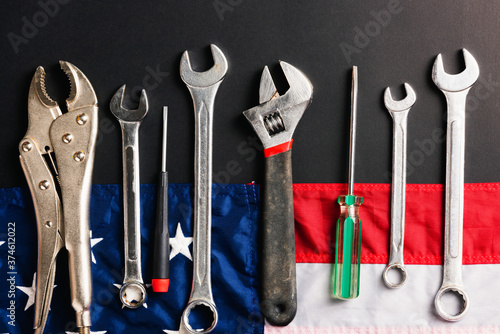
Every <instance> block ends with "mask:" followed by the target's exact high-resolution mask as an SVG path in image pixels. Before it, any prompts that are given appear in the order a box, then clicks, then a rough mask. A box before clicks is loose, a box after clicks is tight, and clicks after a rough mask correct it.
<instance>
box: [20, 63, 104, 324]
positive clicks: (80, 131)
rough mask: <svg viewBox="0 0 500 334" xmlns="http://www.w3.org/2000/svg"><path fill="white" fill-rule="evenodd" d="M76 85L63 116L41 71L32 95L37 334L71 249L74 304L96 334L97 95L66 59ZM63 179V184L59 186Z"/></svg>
mask: <svg viewBox="0 0 500 334" xmlns="http://www.w3.org/2000/svg"><path fill="white" fill-rule="evenodd" d="M60 65H61V68H62V70H63V71H64V72H65V73H66V75H67V76H68V78H69V81H70V84H71V90H70V94H69V97H68V99H67V100H66V104H67V110H68V112H67V113H65V114H63V113H62V112H61V109H60V107H59V105H58V104H57V102H55V101H53V100H52V99H51V98H50V97H49V96H48V95H47V92H46V90H45V71H44V69H43V67H41V66H40V67H38V68H37V70H36V72H35V75H34V76H33V79H32V81H31V85H30V91H29V96H28V131H27V132H26V135H25V136H24V138H23V139H22V140H21V142H20V144H19V152H20V156H19V159H20V160H21V165H22V168H23V171H24V174H25V176H26V180H27V181H28V185H29V188H30V191H31V196H32V198H33V203H34V207H35V215H36V221H37V229H38V268H37V276H36V300H35V323H34V329H35V333H43V330H44V327H45V324H46V321H47V315H48V312H49V307H50V301H51V299H52V290H53V287H54V278H55V269H56V258H57V255H58V253H59V251H60V250H61V249H62V248H63V247H65V248H66V249H67V250H68V261H69V277H70V287H71V305H72V306H73V309H74V310H75V311H76V325H77V327H78V328H79V331H80V333H89V332H90V325H91V320H90V304H91V297H92V280H91V274H90V233H89V200H90V186H91V181H92V169H93V165H94V152H95V143H96V138H97V124H98V122H97V121H98V119H97V97H96V95H95V93H94V89H93V88H92V86H91V84H90V82H89V80H88V79H87V78H86V77H85V75H84V74H83V73H82V72H81V71H80V70H79V69H78V68H76V67H75V66H74V65H72V64H70V63H68V62H65V61H61V62H60ZM56 181H57V182H56Z"/></svg>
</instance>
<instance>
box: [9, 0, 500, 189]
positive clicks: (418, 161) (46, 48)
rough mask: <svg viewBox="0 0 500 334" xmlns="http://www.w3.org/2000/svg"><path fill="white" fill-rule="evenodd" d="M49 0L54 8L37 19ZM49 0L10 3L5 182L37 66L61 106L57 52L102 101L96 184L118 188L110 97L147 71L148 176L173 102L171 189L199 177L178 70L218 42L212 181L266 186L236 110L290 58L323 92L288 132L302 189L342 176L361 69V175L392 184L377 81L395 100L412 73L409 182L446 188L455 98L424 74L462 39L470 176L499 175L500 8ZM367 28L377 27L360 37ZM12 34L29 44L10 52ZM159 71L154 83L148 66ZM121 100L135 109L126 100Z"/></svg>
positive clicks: (457, 56)
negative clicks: (220, 70) (221, 61)
mask: <svg viewBox="0 0 500 334" xmlns="http://www.w3.org/2000/svg"><path fill="white" fill-rule="evenodd" d="M49 3H50V4H52V6H51V7H49V8H48V10H45V11H48V12H49V14H50V15H48V14H43V13H44V7H46V6H45V5H43V4H49ZM54 3H57V2H55V0H41V1H40V2H37V1H8V2H3V3H2V11H1V12H2V14H1V15H2V17H1V18H2V19H1V20H0V25H1V38H2V43H1V50H0V54H1V56H0V57H1V58H0V59H1V72H0V74H1V76H0V82H1V87H0V88H1V90H0V96H1V106H2V107H1V109H0V110H1V119H0V126H1V128H0V130H1V145H0V171H1V173H0V187H13V186H25V185H26V181H25V180H24V176H23V173H22V170H21V167H20V164H19V160H18V148H17V147H18V143H19V141H20V140H21V139H22V138H23V136H24V134H25V132H26V129H27V122H28V118H27V116H28V115H27V109H26V106H27V95H28V90H29V84H30V81H31V78H32V76H33V74H34V71H35V69H36V67H37V66H39V65H42V66H44V67H45V69H46V70H47V72H48V77H47V85H48V87H47V89H48V93H49V95H50V96H52V97H53V98H54V99H56V100H58V101H59V102H60V104H61V103H62V102H63V101H64V99H65V98H66V96H67V95H68V93H69V86H68V84H67V80H66V77H65V75H64V74H63V72H62V71H60V70H59V66H58V63H57V61H58V60H66V61H69V62H71V63H73V64H74V65H76V66H77V67H78V68H80V69H81V70H82V71H83V72H84V73H85V75H86V76H87V77H88V78H89V80H90V81H91V83H92V85H93V87H94V89H95V91H96V93H97V96H98V99H99V105H100V110H99V117H100V130H99V138H98V145H97V151H96V162H95V171H94V179H93V181H94V183H121V178H122V176H121V171H122V164H121V133H120V129H119V125H118V121H117V120H116V119H115V118H114V117H113V116H112V115H111V112H110V110H109V101H110V98H111V96H112V95H113V94H114V92H115V91H116V90H117V89H118V88H119V87H120V86H121V85H122V84H124V83H126V84H127V85H128V89H129V90H128V92H131V91H133V90H132V88H133V87H136V86H141V85H142V84H143V81H144V80H148V83H149V85H154V86H155V87H154V88H153V89H149V90H148V96H149V100H150V110H149V114H148V115H147V117H146V118H145V119H144V121H143V124H142V126H141V129H140V150H141V183H154V182H156V178H157V175H158V172H159V167H160V153H161V118H162V106H163V105H168V106H169V133H168V163H167V165H168V171H169V176H170V182H192V180H193V160H194V159H193V154H194V152H193V150H194V116H193V106H192V101H191V98H190V95H189V93H188V90H187V89H186V87H185V85H184V84H183V82H182V81H181V80H180V77H179V71H178V67H179V60H180V57H181V54H182V52H183V51H184V50H189V52H190V57H191V60H192V64H193V67H194V69H195V70H200V71H203V70H205V69H207V68H209V67H210V66H211V55H210V50H209V47H208V46H209V44H210V43H214V44H216V45H218V46H219V47H220V48H221V49H222V51H223V52H224V54H225V55H226V57H227V59H228V62H229V71H228V73H227V76H226V79H225V80H224V82H223V83H222V85H221V87H220V89H219V92H218V94H217V99H216V102H215V115H214V148H213V170H214V182H229V183H246V182H250V181H252V180H255V181H257V182H260V181H261V180H262V167H263V161H262V160H263V158H262V154H261V152H260V151H258V150H256V149H255V148H252V146H251V142H250V141H249V140H248V138H252V137H254V136H255V135H254V132H253V130H252V128H251V127H250V125H249V124H248V123H247V121H246V119H245V118H244V117H243V115H242V112H243V111H244V110H246V109H248V108H251V107H253V106H255V105H257V104H258V88H259V87H258V85H259V80H260V74H261V71H262V69H263V67H264V66H265V65H270V67H271V72H272V74H273V76H275V77H276V78H277V79H276V81H277V83H278V84H277V86H278V89H279V90H280V91H281V92H282V93H283V92H284V91H285V90H286V88H287V87H286V81H285V80H284V78H283V75H282V74H280V71H279V66H278V65H277V64H278V60H280V59H281V60H284V61H287V62H289V63H291V64H292V65H294V66H296V67H297V68H299V69H300V70H302V71H303V72H304V73H305V74H306V75H307V76H308V77H309V79H310V81H311V82H312V84H313V85H314V96H313V103H312V104H311V105H310V106H309V108H308V109H307V110H306V112H305V114H304V116H303V118H302V120H301V121H300V123H299V125H298V127H297V129H296V132H295V135H294V146H293V176H294V182H297V183H309V182H325V183H330V182H335V183H337V182H345V181H346V178H347V148H348V125H349V105H350V71H351V66H352V65H357V66H358V67H359V80H360V82H359V102H358V105H359V109H358V110H359V111H358V113H359V114H358V129H357V130H358V140H357V156H356V179H355V180H356V182H359V183H372V182H374V183H388V182H390V176H389V171H390V170H391V154H392V153H391V152H392V151H391V150H392V120H391V118H390V116H389V113H388V112H387V111H386V109H385V108H384V105H383V90H384V89H385V87H387V86H390V87H391V88H392V91H393V95H394V97H395V98H402V97H403V95H404V92H403V89H402V86H401V84H402V83H403V82H408V83H410V84H411V85H412V86H413V88H414V89H415V91H416V93H417V102H416V104H415V105H414V107H413V108H412V110H411V111H410V114H409V120H408V157H409V161H408V164H409V172H408V182H409V183H443V182H444V163H445V156H444V153H445V143H444V142H443V141H441V140H437V142H436V138H434V139H432V138H433V132H434V133H435V134H436V133H438V134H439V132H440V131H445V130H446V123H445V118H446V101H445V99H444V96H443V95H442V93H441V92H440V91H439V90H438V89H437V87H435V85H434V84H433V82H432V80H431V68H432V64H433V62H434V59H435V57H436V55H437V54H438V53H443V57H444V63H445V69H446V71H447V72H449V73H457V72H459V71H461V70H462V69H463V67H464V64H463V59H462V55H461V52H460V49H461V48H464V47H465V48H467V49H468V50H469V51H470V52H471V53H472V54H473V55H474V57H475V58H476V59H477V61H478V63H479V66H480V70H481V75H480V81H479V82H477V83H476V84H475V85H474V86H473V88H472V90H471V92H470V93H469V98H468V105H469V109H468V111H467V123H466V136H467V141H466V157H465V159H466V162H465V169H466V173H465V181H466V182H494V181H500V176H499V175H498V173H497V172H496V166H497V165H498V163H499V162H500V156H499V153H500V147H499V145H498V142H499V141H498V140H497V138H496V137H497V129H499V128H500V127H499V126H500V112H499V110H498V109H499V108H498V104H499V100H500V94H499V91H500V66H499V65H500V60H499V57H500V56H499V54H500V52H499V51H500V34H499V33H498V32H499V31H500V24H499V19H498V13H500V2H498V1H493V0H492V1H481V2H479V1H454V0H446V1H401V2H398V1H387V0H384V1H382V0H380V1H261V2H256V1H245V0H217V1H212V0H208V1H174V0H164V1H88V0H87V1H76V0H60V3H57V4H58V5H57V8H56V7H54V6H53V4H54ZM216 7H217V8H216ZM389 10H392V11H393V13H392V14H391V15H390V17H388V16H385V17H383V19H384V21H383V22H382V23H383V24H381V23H380V22H377V20H376V18H375V17H376V16H377V15H380V13H381V12H382V11H383V12H384V13H390V11H389ZM376 13H378V14H376ZM26 22H30V23H36V24H37V25H38V26H39V27H37V28H36V29H37V31H36V32H33V31H31V35H29V36H27V34H24V35H23V27H24V26H25V25H26V24H27V23H26ZM359 29H361V31H364V34H366V33H367V31H368V35H367V36H366V37H365V38H364V39H363V38H362V36H360V34H359ZM24 30H26V28H25V29H24ZM13 34H15V35H17V36H18V37H16V38H22V39H23V43H21V44H18V45H17V46H14V45H13V43H12V42H11V39H12V38H13V36H14V35H13ZM347 44H349V45H351V46H352V47H356V48H357V51H358V52H354V53H353V54H352V55H351V56H350V58H351V59H348V58H349V57H346V56H345V55H344V53H343V52H342V46H344V47H345V46H346V45H347ZM16 49H17V50H16ZM16 51H17V52H16ZM158 69H159V71H160V72H161V73H160V74H159V75H158V74H157V75H156V79H154V78H153V77H152V76H151V75H150V72H151V71H157V70H158ZM167 72H168V75H167ZM148 75H149V77H148ZM488 82H489V83H488ZM135 90H136V89H134V91H135ZM128 103H129V106H130V107H134V102H133V98H130V99H129V101H128ZM434 137H436V136H435V135H434ZM438 139H439V138H438ZM431 141H434V144H429V143H430V142H431ZM417 142H418V143H422V142H426V143H427V145H426V146H425V147H424V148H421V145H420V146H419V145H418V144H417ZM259 145H260V144H259ZM259 145H257V146H256V147H257V148H259V149H260V146H259ZM238 148H240V149H238ZM255 153H257V154H255ZM228 163H229V164H228Z"/></svg>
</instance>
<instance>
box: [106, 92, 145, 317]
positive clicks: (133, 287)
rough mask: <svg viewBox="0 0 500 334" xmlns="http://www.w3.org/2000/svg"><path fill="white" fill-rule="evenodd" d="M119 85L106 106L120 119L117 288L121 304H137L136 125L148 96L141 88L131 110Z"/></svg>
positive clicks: (140, 292) (140, 286) (141, 297)
mask: <svg viewBox="0 0 500 334" xmlns="http://www.w3.org/2000/svg"><path fill="white" fill-rule="evenodd" d="M124 92H125V85H123V86H122V87H121V88H120V89H118V91H117V92H116V93H115V95H113V97H112V98H111V102H110V109H111V112H112V113H113V115H115V117H116V118H117V119H118V120H119V121H120V126H121V129H122V145H123V212H124V214H123V218H124V244H125V276H124V278H123V285H122V287H121V288H120V300H121V302H122V303H123V306H125V307H128V308H132V309H134V308H138V307H140V306H142V304H144V301H145V300H146V296H147V294H146V288H145V286H144V282H143V280H142V272H141V267H142V266H141V205H140V204H141V202H140V180H139V176H140V173H139V127H140V125H141V122H142V119H143V118H144V117H145V116H146V114H147V113H148V108H149V107H148V97H147V95H146V91H145V90H144V89H143V90H142V92H141V98H140V100H139V106H138V108H137V109H135V110H128V109H126V108H124V107H123V105H122V102H123V95H124Z"/></svg>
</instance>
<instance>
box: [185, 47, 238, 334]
mask: <svg viewBox="0 0 500 334" xmlns="http://www.w3.org/2000/svg"><path fill="white" fill-rule="evenodd" d="M210 48H211V50H212V57H213V59H214V65H213V67H212V68H211V69H209V70H208V71H205V72H194V71H193V70H192V69H191V63H190V61H189V55H188V52H187V51H185V52H184V54H183V55H182V58H181V63H180V75H181V79H182V81H184V83H185V84H186V86H187V88H188V90H189V92H190V93H191V97H192V98H193V104H194V111H195V156H194V168H195V175H194V200H193V201H194V233H193V284H192V287H191V296H190V297H189V301H188V304H187V306H186V308H185V309H184V312H183V313H182V318H181V324H180V328H179V333H181V334H185V333H209V332H211V331H212V330H213V329H214V328H215V326H216V325H217V320H218V314H217V308H216V306H215V302H214V300H213V296H212V282H211V280H212V279H211V270H210V254H211V227H212V215H211V211H212V129H213V113H214V101H215V95H216V94H217V90H218V89H219V86H220V84H221V82H222V80H223V79H224V77H225V75H226V72H227V68H228V64H227V60H226V57H225V56H224V54H223V53H222V51H221V50H220V49H219V48H218V47H217V46H215V45H214V44H211V45H210ZM198 306H201V307H203V306H205V307H208V308H209V309H210V311H211V313H212V323H211V324H210V325H209V326H208V328H206V329H205V328H203V329H193V328H192V326H191V324H190V319H189V315H190V313H191V311H192V310H193V309H194V308H196V307H198Z"/></svg>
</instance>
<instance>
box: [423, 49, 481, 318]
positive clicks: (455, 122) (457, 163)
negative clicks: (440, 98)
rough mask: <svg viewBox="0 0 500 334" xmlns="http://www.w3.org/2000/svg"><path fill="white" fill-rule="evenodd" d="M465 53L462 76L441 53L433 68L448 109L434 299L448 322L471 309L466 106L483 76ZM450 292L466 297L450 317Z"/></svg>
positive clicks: (472, 58) (475, 62) (437, 308)
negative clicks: (445, 299) (465, 243)
mask: <svg viewBox="0 0 500 334" xmlns="http://www.w3.org/2000/svg"><path fill="white" fill-rule="evenodd" d="M462 51H463V55H464V61H465V70H464V71H463V72H462V73H459V74H455V75H451V74H448V73H446V72H445V71H444V68H443V59H442V57H441V54H439V55H438V56H437V57H436V61H435V62H434V66H433V68H432V80H433V81H434V83H435V84H436V86H437V87H438V88H439V89H440V90H441V91H442V92H443V94H444V95H445V97H446V101H447V106H448V122H447V134H446V204H445V229H444V269H443V283H442V285H441V288H440V289H439V291H438V292H437V294H436V297H435V298H434V305H435V307H436V310H437V312H438V314H439V315H440V316H441V317H442V318H443V319H445V320H448V321H457V320H460V319H462V318H463V317H464V316H465V314H466V313H467V311H468V310H469V297H468V295H467V293H466V292H465V290H464V287H463V282H462V237H463V214H464V153H465V107H466V98H467V93H468V92H469V90H470V88H471V86H472V85H473V84H474V83H475V82H476V80H477V78H478V77H479V65H478V64H477V61H476V59H474V57H473V56H472V55H471V54H470V53H469V51H467V50H466V49H463V50H462ZM450 291H455V292H457V293H459V294H460V295H461V296H462V298H463V301H464V304H463V308H462V309H461V310H460V312H459V313H458V314H450V313H449V312H447V311H446V310H445V309H444V308H443V305H442V302H441V297H442V296H443V295H444V294H445V293H447V292H450Z"/></svg>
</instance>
